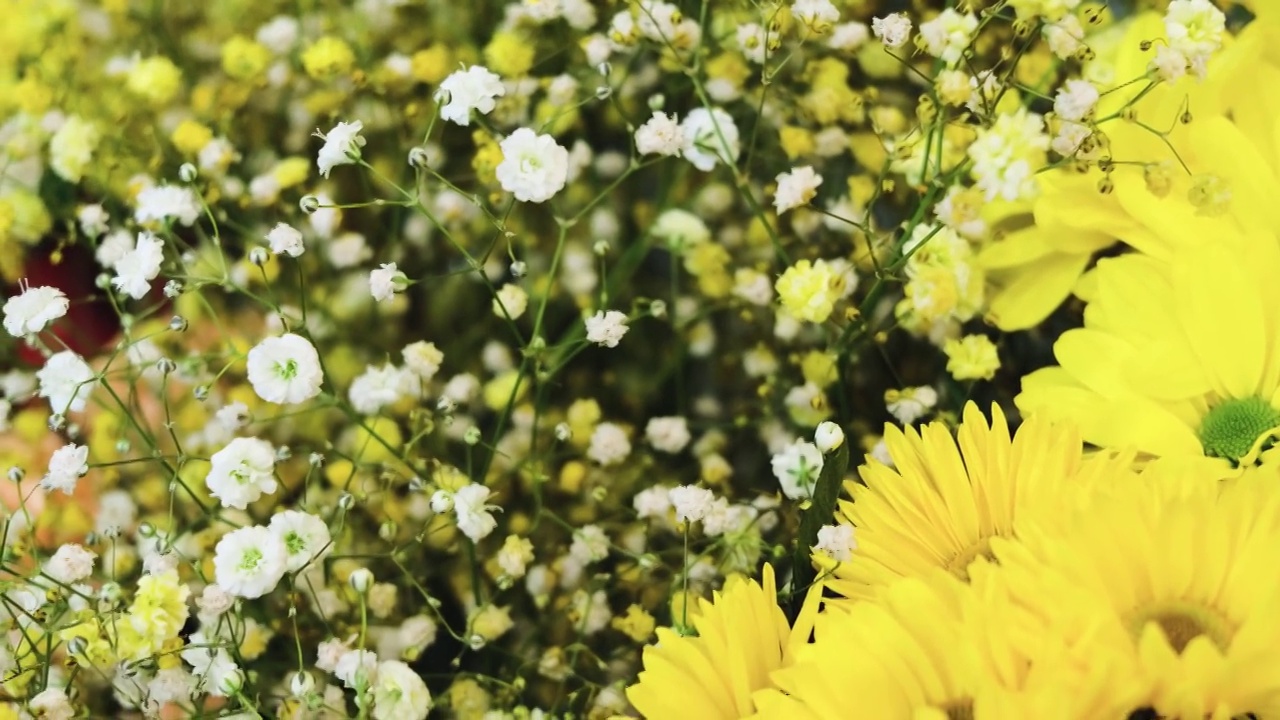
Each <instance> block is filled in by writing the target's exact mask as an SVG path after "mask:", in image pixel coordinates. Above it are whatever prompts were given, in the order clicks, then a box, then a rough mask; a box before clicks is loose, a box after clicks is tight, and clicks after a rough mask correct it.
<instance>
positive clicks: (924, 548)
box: [828, 403, 1128, 599]
mask: <svg viewBox="0 0 1280 720" xmlns="http://www.w3.org/2000/svg"><path fill="white" fill-rule="evenodd" d="M991 416H992V422H991V424H990V425H988V424H987V420H986V418H984V417H983V415H982V413H981V411H979V410H978V408H977V406H976V405H974V404H973V403H969V404H968V405H967V406H966V407H965V410H964V418H963V422H962V423H961V425H960V428H959V432H958V434H957V436H956V437H952V434H951V430H950V429H949V428H947V426H946V425H944V424H943V423H940V422H935V423H930V424H928V425H926V426H924V427H923V428H921V429H920V430H919V431H918V432H917V431H916V430H915V429H914V428H908V429H907V430H906V431H905V432H904V431H902V430H900V429H898V428H897V427H895V426H892V425H890V426H886V428H885V436H884V441H885V445H886V446H887V448H888V451H889V455H890V456H891V457H892V459H893V462H894V467H889V466H886V465H883V464H881V463H879V462H875V461H869V462H868V463H867V464H866V465H864V466H862V467H861V468H860V469H859V473H860V474H861V476H862V480H863V483H853V482H850V483H847V484H846V488H847V490H848V491H849V494H850V495H851V496H852V497H853V501H852V502H849V501H841V503H840V508H839V511H838V514H837V520H839V519H840V518H847V519H848V521H849V522H851V523H852V524H853V525H854V526H855V527H856V528H857V539H858V547H857V550H856V551H855V552H854V554H853V559H852V560H850V561H849V562H845V563H841V564H840V565H838V566H837V567H836V569H835V571H834V573H835V576H834V578H832V579H831V580H829V581H828V587H830V588H831V589H832V590H834V591H835V592H838V593H840V594H841V595H844V596H845V597H847V598H853V599H867V598H874V597H876V596H877V595H878V594H879V593H880V592H881V591H882V590H883V589H884V588H886V587H888V586H889V585H891V584H892V583H893V582H895V581H897V580H900V579H902V578H908V577H920V576H923V575H925V574H927V573H930V572H932V571H933V570H935V569H938V568H941V569H944V570H947V571H949V572H951V573H953V574H955V575H956V576H958V577H961V578H965V577H967V574H968V568H969V566H970V564H971V563H972V562H973V561H974V560H975V559H977V558H981V557H984V556H988V555H989V554H990V547H989V546H990V542H991V539H992V538H994V537H1007V536H1011V535H1013V534H1014V531H1015V529H1016V526H1017V525H1018V524H1019V523H1020V522H1021V521H1022V520H1023V518H1024V516H1027V515H1035V514H1038V513H1043V512H1050V513H1052V512H1056V511H1058V510H1059V509H1061V507H1062V506H1064V505H1065V504H1068V503H1070V502H1072V501H1073V500H1072V498H1074V497H1075V494H1074V492H1073V491H1074V489H1075V488H1077V487H1078V486H1084V485H1088V484H1091V483H1093V482H1095V481H1096V480H1097V479H1099V478H1106V479H1108V480H1109V481H1110V482H1116V481H1119V480H1121V479H1123V478H1124V477H1126V473H1127V472H1128V471H1127V470H1126V468H1125V465H1126V459H1125V458H1123V457H1117V456H1113V455H1103V454H1099V455H1093V456H1088V457H1086V456H1085V454H1084V451H1083V445H1082V443H1081V441H1080V436H1079V434H1078V433H1077V432H1076V431H1075V430H1074V429H1072V428H1070V427H1064V426H1055V425H1051V424H1050V423H1048V422H1045V421H1044V420H1043V419H1039V418H1032V419H1031V420H1029V421H1028V422H1026V423H1024V424H1023V425H1022V427H1021V428H1019V429H1018V432H1017V434H1016V435H1014V437H1013V438H1010V436H1009V427H1008V425H1007V423H1006V422H1005V418H1004V413H1003V412H1001V410H1000V407H999V406H998V405H993V406H992V408H991Z"/></svg>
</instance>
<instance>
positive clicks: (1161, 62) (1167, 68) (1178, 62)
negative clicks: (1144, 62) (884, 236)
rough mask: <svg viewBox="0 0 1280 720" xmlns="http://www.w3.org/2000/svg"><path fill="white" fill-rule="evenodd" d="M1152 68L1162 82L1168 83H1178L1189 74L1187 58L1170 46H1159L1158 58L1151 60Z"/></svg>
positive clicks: (1157, 49)
mask: <svg viewBox="0 0 1280 720" xmlns="http://www.w3.org/2000/svg"><path fill="white" fill-rule="evenodd" d="M1150 68H1151V69H1152V70H1154V71H1155V72H1156V75H1158V76H1159V77H1160V79H1161V80H1163V81H1165V82H1167V83H1173V82H1177V81H1178V80H1180V79H1181V78H1182V76H1183V75H1186V74H1187V57H1186V56H1185V55H1183V54H1182V53H1180V52H1178V51H1177V50H1174V49H1173V48H1171V47H1169V46H1168V45H1157V46H1156V56H1155V58H1153V59H1152V60H1151V65H1150Z"/></svg>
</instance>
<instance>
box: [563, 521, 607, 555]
mask: <svg viewBox="0 0 1280 720" xmlns="http://www.w3.org/2000/svg"><path fill="white" fill-rule="evenodd" d="M569 554H570V555H572V556H573V557H575V558H577V559H578V561H579V562H581V563H582V564H583V565H590V564H591V563H593V562H599V561H601V560H603V559H605V558H607V557H609V536H608V535H606V534H605V532H604V530H603V529H601V528H600V526H599V525H586V526H584V527H582V528H581V529H579V530H576V531H575V532H574V533H573V542H572V543H571V544H570V545H569Z"/></svg>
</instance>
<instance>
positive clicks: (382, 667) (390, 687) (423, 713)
mask: <svg viewBox="0 0 1280 720" xmlns="http://www.w3.org/2000/svg"><path fill="white" fill-rule="evenodd" d="M377 678H378V680H377V682H375V683H374V685H373V714H372V717H373V720H424V718H426V717H427V713H428V712H430V711H431V692H430V691H429V690H427V684H426V683H425V682H423V680H422V677H421V676H419V675H418V673H417V672H415V671H414V670H413V668H411V667H409V666H408V665H405V664H404V663H402V662H400V661H399V660H385V661H383V662H381V663H379V664H378V668H377Z"/></svg>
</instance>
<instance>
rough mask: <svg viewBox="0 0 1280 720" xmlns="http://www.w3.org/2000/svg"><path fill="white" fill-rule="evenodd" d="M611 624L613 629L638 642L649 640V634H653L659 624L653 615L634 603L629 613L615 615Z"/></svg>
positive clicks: (628, 610)
mask: <svg viewBox="0 0 1280 720" xmlns="http://www.w3.org/2000/svg"><path fill="white" fill-rule="evenodd" d="M611 624H612V625H613V629H615V630H618V631H620V632H621V633H622V634H624V635H626V636H627V637H629V638H631V639H632V640H635V641H636V642H647V641H648V640H649V636H651V635H653V629H654V627H655V626H656V625H657V623H656V622H654V619H653V616H652V615H650V614H649V613H648V612H646V611H645V609H644V608H642V607H640V606H639V605H632V606H631V607H629V608H627V614H626V615H623V616H620V617H615V618H614V619H613V622H612V623H611Z"/></svg>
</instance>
